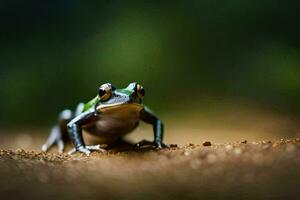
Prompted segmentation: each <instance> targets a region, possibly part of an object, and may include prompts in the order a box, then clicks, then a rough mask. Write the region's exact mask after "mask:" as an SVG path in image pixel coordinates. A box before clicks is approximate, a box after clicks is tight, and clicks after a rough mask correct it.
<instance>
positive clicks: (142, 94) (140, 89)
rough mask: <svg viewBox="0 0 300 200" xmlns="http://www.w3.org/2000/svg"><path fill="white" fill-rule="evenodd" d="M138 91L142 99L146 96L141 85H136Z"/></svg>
mask: <svg viewBox="0 0 300 200" xmlns="http://www.w3.org/2000/svg"><path fill="white" fill-rule="evenodd" d="M136 91H137V94H138V95H139V97H140V98H143V97H144V96H145V89H144V87H143V86H141V85H140V84H137V85H136Z"/></svg>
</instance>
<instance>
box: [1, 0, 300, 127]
mask: <svg viewBox="0 0 300 200" xmlns="http://www.w3.org/2000/svg"><path fill="white" fill-rule="evenodd" d="M0 21H1V31H0V97H1V98H0V124H1V125H5V126H6V125H18V124H20V125H24V124H27V125H28V124H30V125H36V124H39V125H49V124H52V123H53V122H54V119H56V116H57V113H58V112H59V111H60V110H62V109H64V108H72V109H74V108H75V106H76V104H77V103H78V102H79V101H88V100H89V99H91V98H92V97H94V96H95V95H96V94H97V89H98V87H99V86H100V85H101V84H102V83H105V82H111V83H113V84H114V85H115V86H116V87H125V86H126V85H127V84H128V83H129V82H132V81H137V82H140V83H141V84H142V85H144V87H145V89H146V98H145V101H146V103H147V104H149V105H151V107H152V108H154V110H157V111H159V112H160V113H169V114H173V115H175V116H176V114H177V113H176V112H177V111H178V110H180V109H185V108H187V111H189V110H193V111H197V112H201V110H202V109H203V107H204V106H201V105H202V104H201V99H214V100H217V101H218V102H219V103H220V104H222V101H223V100H224V99H227V98H238V99H247V100H250V101H253V102H257V103H258V104H262V105H268V106H271V107H273V108H276V109H279V110H280V111H282V112H288V113H293V114H300V106H299V105H300V37H299V35H300V28H299V27H300V26H299V25H300V24H299V22H300V3H299V1H279V0H264V1H261V0H244V1H242V0H240V1H232V0H223V1H215V0H202V1H113V0H106V1H79V0H72V1H71V0H55V1H32V0H27V1H22V0H9V1H8V0H6V1H1V2H0ZM186 105H188V106H186Z"/></svg>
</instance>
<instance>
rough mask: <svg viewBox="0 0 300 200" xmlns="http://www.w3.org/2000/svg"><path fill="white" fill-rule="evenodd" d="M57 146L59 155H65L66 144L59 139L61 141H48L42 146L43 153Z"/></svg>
mask: <svg viewBox="0 0 300 200" xmlns="http://www.w3.org/2000/svg"><path fill="white" fill-rule="evenodd" d="M55 144H56V145H57V147H58V152H59V153H63V152H64V148H65V143H64V141H63V140H61V139H59V140H56V141H54V142H49V141H47V142H46V143H45V144H43V146H42V151H43V152H47V151H48V150H49V149H50V148H51V147H52V146H53V145H55Z"/></svg>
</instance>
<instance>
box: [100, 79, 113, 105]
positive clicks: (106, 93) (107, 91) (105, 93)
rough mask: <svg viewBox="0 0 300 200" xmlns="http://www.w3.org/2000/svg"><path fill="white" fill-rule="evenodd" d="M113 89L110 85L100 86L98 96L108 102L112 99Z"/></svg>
mask: <svg viewBox="0 0 300 200" xmlns="http://www.w3.org/2000/svg"><path fill="white" fill-rule="evenodd" d="M111 93H112V87H111V85H110V84H108V83H105V84H103V85H101V86H100V88H99V90H98V94H99V97H100V100H101V101H106V100H108V99H109V98H110V97H111Z"/></svg>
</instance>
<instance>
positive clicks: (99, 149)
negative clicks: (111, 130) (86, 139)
mask: <svg viewBox="0 0 300 200" xmlns="http://www.w3.org/2000/svg"><path fill="white" fill-rule="evenodd" d="M86 148H87V149H88V150H91V151H101V152H105V151H106V150H105V149H103V148H101V145H100V144H98V145H90V146H86Z"/></svg>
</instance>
